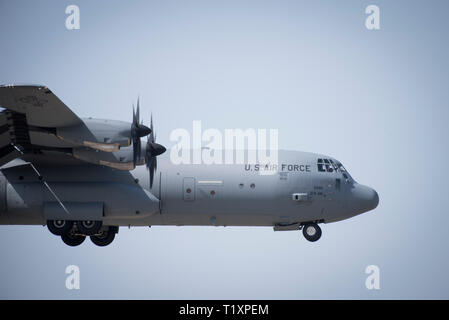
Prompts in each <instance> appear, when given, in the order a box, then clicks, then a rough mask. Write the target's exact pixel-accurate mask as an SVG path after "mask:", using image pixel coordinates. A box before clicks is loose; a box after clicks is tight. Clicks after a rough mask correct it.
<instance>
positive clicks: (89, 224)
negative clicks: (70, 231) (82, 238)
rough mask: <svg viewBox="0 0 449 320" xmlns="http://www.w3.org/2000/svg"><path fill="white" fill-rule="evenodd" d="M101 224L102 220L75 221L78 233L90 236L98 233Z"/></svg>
mask: <svg viewBox="0 0 449 320" xmlns="http://www.w3.org/2000/svg"><path fill="white" fill-rule="evenodd" d="M102 226H103V222H102V221H93V220H83V221H77V222H76V228H77V230H78V233H81V234H84V235H86V236H91V235H94V234H97V233H99V231H100V229H101V227H102Z"/></svg>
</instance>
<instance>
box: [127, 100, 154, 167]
mask: <svg viewBox="0 0 449 320" xmlns="http://www.w3.org/2000/svg"><path fill="white" fill-rule="evenodd" d="M139 109H140V106H139V98H137V111H134V105H133V122H132V124H131V139H132V143H133V163H134V167H136V164H137V161H138V160H139V159H140V153H141V149H142V146H141V142H140V138H141V137H144V136H147V135H149V134H150V133H151V132H152V129H150V128H148V127H147V126H145V125H144V124H143V123H139V122H140V121H139V118H140V110H139Z"/></svg>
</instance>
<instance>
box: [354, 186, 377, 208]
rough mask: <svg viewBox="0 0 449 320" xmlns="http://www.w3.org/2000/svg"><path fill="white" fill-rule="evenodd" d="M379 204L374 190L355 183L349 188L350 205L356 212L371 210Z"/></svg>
mask: <svg viewBox="0 0 449 320" xmlns="http://www.w3.org/2000/svg"><path fill="white" fill-rule="evenodd" d="M378 204H379V195H378V194H377V192H376V190H374V189H372V188H370V187H367V186H364V185H362V184H358V183H357V184H355V185H354V188H353V189H352V190H351V199H350V206H351V208H352V209H353V210H354V211H355V212H356V213H363V212H367V211H370V210H373V209H374V208H376V207H377V205H378Z"/></svg>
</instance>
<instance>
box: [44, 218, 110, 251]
mask: <svg viewBox="0 0 449 320" xmlns="http://www.w3.org/2000/svg"><path fill="white" fill-rule="evenodd" d="M47 227H48V230H50V232H51V233H53V234H54V235H57V236H60V237H61V239H62V241H63V242H64V243H65V244H66V245H68V246H71V247H75V246H79V245H80V244H81V243H83V242H84V240H86V237H87V236H89V237H90V240H91V241H92V242H93V243H94V244H96V245H97V246H100V247H104V246H107V245H109V244H111V243H112V241H114V238H115V234H116V233H118V227H116V226H103V223H102V222H101V221H90V220H85V221H69V220H48V221H47Z"/></svg>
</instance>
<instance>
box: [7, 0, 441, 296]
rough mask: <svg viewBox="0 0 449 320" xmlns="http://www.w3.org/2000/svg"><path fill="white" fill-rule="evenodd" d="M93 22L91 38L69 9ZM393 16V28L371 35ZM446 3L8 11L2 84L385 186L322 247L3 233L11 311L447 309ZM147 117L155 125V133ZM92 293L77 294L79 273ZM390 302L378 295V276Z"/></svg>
mask: <svg viewBox="0 0 449 320" xmlns="http://www.w3.org/2000/svg"><path fill="white" fill-rule="evenodd" d="M70 4H76V5H78V6H79V8H80V18H81V19H80V26H81V28H80V30H72V31H69V30H67V29H66V28H65V19H66V17H67V15H66V14H65V8H66V6H67V5H70ZM370 4H376V5H378V6H379V8H380V17H381V29H380V30H377V31H369V30H367V29H366V28H365V24H364V22H365V18H366V14H365V8H366V6H368V5H370ZM448 9H449V3H448V2H447V1H432V3H431V5H429V3H428V2H426V1H399V0H398V1H383V0H373V1H360V0H354V1H133V2H132V3H128V2H126V3H125V2H123V1H39V2H36V1H9V0H3V1H1V2H0V39H1V41H0V58H1V59H0V71H1V72H0V83H3V84H6V83H39V84H44V85H47V86H48V87H50V88H51V89H52V91H53V92H54V93H55V94H56V95H57V96H58V97H60V98H61V99H62V100H63V101H64V102H65V103H66V104H67V105H68V106H69V107H70V108H71V109H72V110H73V111H74V112H76V113H77V114H78V115H80V116H92V117H100V118H110V119H119V120H120V119H124V120H128V121H131V119H132V107H131V104H132V102H133V101H135V100H136V99H137V96H138V95H139V96H140V99H141V100H140V101H141V116H144V119H145V121H146V123H148V121H149V115H150V112H153V116H154V120H155V127H156V131H157V135H158V140H159V141H158V142H160V143H162V144H164V145H167V146H170V145H171V144H172V143H171V142H170V141H169V134H170V132H171V131H172V130H173V129H176V128H186V129H188V130H191V128H192V121H193V120H201V121H202V125H203V128H217V129H220V130H223V129H225V128H242V129H245V128H278V129H279V146H280V148H282V149H293V150H303V151H311V152H319V153H324V154H327V155H330V156H333V157H335V158H337V159H338V160H340V161H341V162H342V163H343V164H344V165H345V167H346V168H347V169H348V170H349V172H350V173H351V175H352V176H353V177H354V178H355V179H356V180H357V181H359V182H360V183H363V184H367V185H369V186H371V187H373V188H375V189H376V190H377V191H378V193H379V196H380V204H379V206H378V208H377V209H375V210H374V211H373V212H370V213H366V214H363V215H361V216H358V217H355V218H353V219H350V220H347V221H343V222H339V223H335V224H329V225H323V226H322V228H323V236H322V238H321V239H320V241H318V242H317V243H309V242H307V241H306V240H305V239H303V237H302V235H301V234H300V233H298V232H276V233H275V232H273V231H272V229H270V228H231V227H226V228H222V227H218V228H215V227H153V228H151V229H149V228H133V229H130V230H128V229H125V228H121V229H120V233H119V234H118V236H117V238H116V240H115V241H114V242H113V244H111V245H110V246H108V247H106V248H99V247H96V246H94V245H93V244H92V243H91V242H90V241H86V242H85V243H84V244H83V245H81V246H80V247H76V248H70V247H67V246H66V245H64V244H63V243H62V241H61V240H60V239H58V238H57V237H55V236H53V235H51V234H50V233H49V232H48V231H47V229H46V228H44V227H41V226H30V227H21V226H0V259H1V263H0V298H3V299H5V298H6V299H9V298H57V299H59V298H64V299H65V298H69V299H77V298H87V299H89V298H125V299H126V298H148V299H165V298H174V299H184V298H199V299H228V298H234V299H250V298H254V299H258V298H261V299H299V298H326V299H327V298H337V299H340V298H357V299H377V298H384V299H390V298H424V299H426V298H445V299H448V298H449V278H448V276H447V270H448V269H449V260H448V255H447V252H448V248H447V247H448V241H449V233H448V232H447V225H448V223H449V213H448V209H447V194H446V193H447V190H448V187H447V181H449V176H448V170H446V169H445V164H444V161H446V160H447V159H448V147H447V146H448V143H447V138H448V136H449V129H448V126H447V122H448V118H449V102H448V101H449V90H448V89H449V88H448V84H449V81H448V79H447V78H448V71H449V68H448V67H449V63H448V60H447V57H448V42H447V39H446V38H447V34H448V33H449V32H448V31H449V30H448V29H449V25H448V24H447V12H448ZM145 117H146V118H145ZM70 264H75V265H78V266H79V267H80V271H81V289H80V290H67V289H66V288H65V278H66V274H65V268H66V266H67V265H70ZM371 264H375V265H378V266H379V268H380V277H381V278H380V286H381V289H380V290H367V289H366V288H365V279H366V277H367V275H366V274H365V273H364V271H365V268H366V266H368V265H371Z"/></svg>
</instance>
